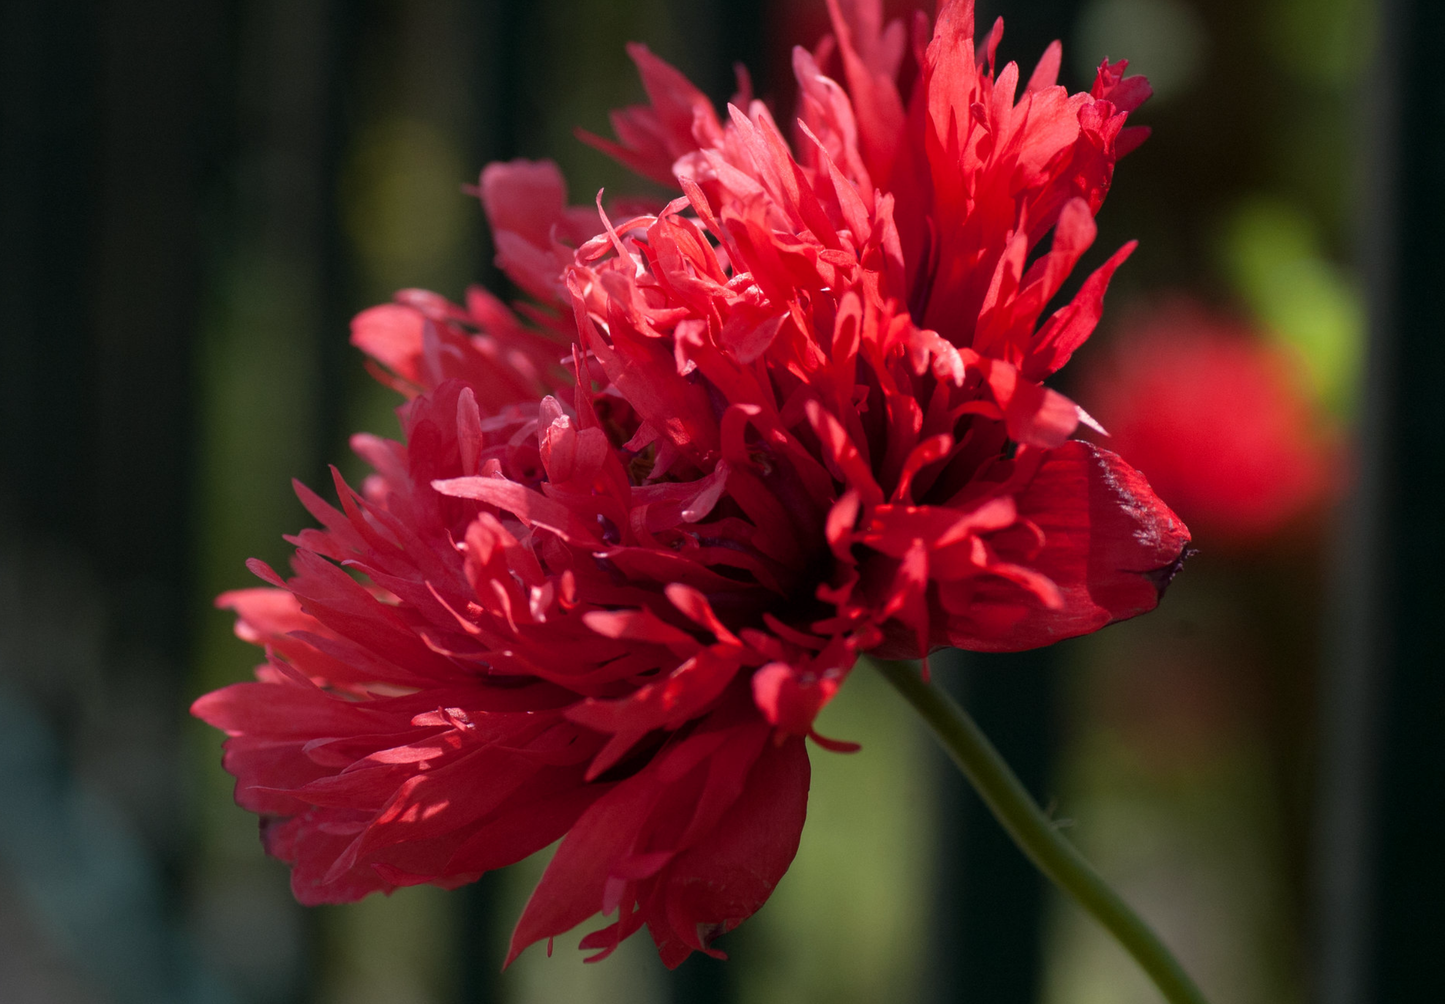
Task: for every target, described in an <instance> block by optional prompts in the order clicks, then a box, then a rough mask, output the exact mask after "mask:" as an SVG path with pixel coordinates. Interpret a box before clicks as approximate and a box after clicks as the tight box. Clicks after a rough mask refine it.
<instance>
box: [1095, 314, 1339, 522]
mask: <svg viewBox="0 0 1445 1004" xmlns="http://www.w3.org/2000/svg"><path fill="white" fill-rule="evenodd" d="M1102 362H1103V365H1098V366H1095V367H1093V369H1092V370H1091V371H1090V373H1089V375H1088V376H1087V378H1086V379H1085V380H1084V382H1083V386H1084V388H1085V390H1086V392H1087V393H1088V400H1089V401H1090V402H1091V403H1092V404H1094V405H1095V406H1096V408H1097V411H1098V414H1099V417H1100V418H1101V419H1102V420H1103V422H1104V424H1105V425H1106V426H1107V427H1108V429H1109V432H1110V434H1111V439H1110V440H1109V443H1110V445H1111V446H1113V447H1114V448H1115V449H1116V450H1118V452H1119V453H1120V454H1121V455H1122V456H1125V457H1128V458H1129V462H1130V463H1131V464H1134V465H1137V466H1138V468H1139V469H1140V470H1142V471H1144V472H1145V473H1147V474H1148V476H1149V479H1150V481H1151V482H1152V483H1153V484H1154V485H1156V486H1157V487H1158V488H1159V490H1160V491H1162V492H1164V493H1165V494H1166V495H1168V496H1169V498H1170V500H1171V501H1172V502H1173V503H1174V505H1175V506H1177V507H1178V508H1179V510H1180V511H1181V512H1182V513H1183V514H1184V515H1186V516H1188V517H1189V522H1190V523H1191V524H1193V525H1194V526H1195V529H1196V530H1197V531H1198V532H1199V539H1200V540H1202V541H1204V543H1205V546H1206V547H1207V546H1209V544H1210V543H1211V542H1214V543H1219V544H1223V545H1226V546H1238V547H1249V546H1252V545H1257V544H1258V543H1260V542H1261V541H1263V540H1265V539H1267V538H1268V537H1269V536H1271V535H1272V534H1275V533H1278V532H1279V531H1280V530H1282V529H1283V528H1284V527H1285V526H1287V525H1288V524H1289V523H1290V522H1291V521H1294V520H1298V519H1300V518H1301V517H1303V516H1305V515H1307V514H1308V513H1310V512H1312V511H1317V510H1318V509H1319V507H1320V506H1321V504H1323V503H1324V502H1325V501H1327V500H1328V499H1329V498H1330V497H1331V496H1332V495H1333V494H1334V493H1335V491H1336V490H1337V489H1338V488H1339V486H1340V477H1339V470H1340V463H1339V460H1340V456H1339V447H1338V444H1337V442H1336V441H1335V439H1334V436H1333V434H1332V430H1331V428H1330V425H1329V423H1328V422H1327V421H1326V420H1325V419H1324V417H1323V416H1322V415H1321V414H1320V411H1319V409H1318V407H1316V406H1315V405H1314V404H1313V403H1312V402H1311V401H1310V399H1309V397H1308V395H1307V394H1306V392H1305V389H1304V386H1303V383H1302V381H1301V380H1300V377H1299V367H1298V365H1297V364H1296V363H1295V361H1294V360H1293V359H1291V357H1290V356H1289V355H1288V354H1287V353H1286V352H1284V351H1283V350H1281V349H1279V348H1276V347H1274V346H1271V345H1268V344H1266V343H1264V342H1262V341H1260V340H1259V338H1258V336H1256V335H1255V334H1254V333H1253V332H1252V331H1250V330H1249V329H1248V328H1246V327H1244V326H1243V325H1241V324H1239V323H1237V322H1232V321H1228V320H1225V319H1222V318H1219V317H1215V316H1212V315H1210V314H1209V313H1207V312H1206V311H1205V310H1204V309H1203V308H1201V307H1199V306H1197V305H1194V304H1192V303H1189V302H1187V301H1181V302H1175V303H1171V304H1167V305H1165V306H1163V307H1162V308H1159V309H1156V310H1153V311H1151V312H1149V313H1148V314H1145V315H1142V316H1140V317H1138V318H1136V319H1134V320H1133V321H1132V322H1131V323H1129V324H1127V325H1126V326H1125V328H1124V330H1123V331H1121V332H1120V337H1119V342H1118V346H1117V351H1115V352H1114V353H1112V355H1111V356H1110V357H1109V358H1108V359H1106V360H1103V361H1102Z"/></svg>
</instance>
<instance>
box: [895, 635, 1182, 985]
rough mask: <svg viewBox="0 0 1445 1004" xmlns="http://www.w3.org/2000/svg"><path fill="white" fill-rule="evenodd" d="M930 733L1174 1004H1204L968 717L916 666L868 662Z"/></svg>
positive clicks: (1031, 853)
mask: <svg viewBox="0 0 1445 1004" xmlns="http://www.w3.org/2000/svg"><path fill="white" fill-rule="evenodd" d="M870 661H872V662H873V664H874V665H875V666H877V667H878V671H879V672H880V673H882V674H883V676H884V678H885V679H887V680H888V682H889V683H891V684H893V686H894V687H895V688H896V689H897V690H898V692H899V693H900V694H902V695H903V697H904V699H905V700H907V701H908V703H909V704H911V705H913V707H914V708H915V709H917V711H918V713H919V714H921V715H922V716H923V719H924V721H926V722H928V724H929V725H930V726H932V728H933V731H934V733H935V734H936V735H937V736H938V741H939V742H940V743H942V744H943V747H944V749H946V750H947V751H948V755H949V756H951V757H952V758H953V761H954V763H956V764H958V767H959V769H960V770H962V771H963V773H964V776H965V777H967V778H968V780H969V782H970V783H971V784H972V785H973V786H974V788H975V789H976V790H977V791H978V793H979V795H980V796H982V798H983V800H984V802H985V803H986V804H987V805H988V807H989V809H990V811H992V812H993V814H994V818H995V819H997V820H998V821H999V822H1000V823H1001V824H1003V828H1004V829H1005V830H1007V831H1008V834H1009V836H1011V837H1013V840H1014V843H1016V844H1017V845H1018V846H1019V849H1020V850H1022V851H1023V852H1024V853H1025V854H1026V855H1028V857H1029V860H1031V861H1032V862H1033V863H1034V864H1035V865H1037V866H1038V868H1039V870H1040V871H1042V872H1043V873H1044V874H1045V875H1047V876H1048V877H1049V879H1050V880H1052V881H1053V883H1054V884H1055V885H1057V886H1058V887H1059V888H1060V889H1062V890H1064V892H1066V893H1068V894H1069V895H1070V896H1072V897H1073V898H1074V900H1075V902H1077V903H1078V904H1079V905H1080V906H1081V907H1083V908H1084V909H1085V910H1087V911H1088V912H1089V913H1091V914H1092V915H1093V917H1094V919H1095V920H1097V921H1098V922H1099V923H1100V924H1102V925H1104V928H1105V929H1106V930H1107V931H1108V932H1109V933H1110V934H1112V935H1113V936H1114V937H1115V939H1116V940H1118V942H1119V944H1121V945H1122V946H1123V947H1124V949H1125V950H1126V951H1127V952H1128V953H1129V954H1130V955H1132V956H1133V957H1134V960H1135V961H1136V962H1138V963H1139V965H1140V966H1141V967H1142V968H1143V970H1144V971H1145V972H1146V973H1148V974H1149V978H1150V979H1152V980H1153V981H1154V985H1155V986H1156V987H1158V988H1159V991H1160V993H1162V994H1163V995H1164V998H1165V1000H1167V1001H1169V1002H1170V1004H1207V1002H1206V1001H1205V999H1204V995H1203V994H1202V993H1200V992H1199V988H1198V987H1196V986H1195V985H1194V981H1193V980H1191V979H1190V978H1189V975H1188V974H1187V973H1185V972H1184V969H1183V967H1182V966H1180V965H1179V962H1178V961H1177V960H1176V959H1175V958H1174V956H1173V955H1172V954H1170V952H1169V949H1168V948H1166V947H1165V946H1164V942H1162V941H1160V940H1159V936H1158V935H1156V934H1155V933H1154V932H1153V931H1152V930H1150V928H1149V925H1148V924H1146V923H1144V921H1143V920H1142V919H1140V917H1139V915H1138V914H1137V913H1135V912H1134V911H1133V910H1132V909H1130V908H1129V905H1128V904H1127V903H1125V902H1124V901H1123V900H1122V899H1120V898H1119V894H1118V893H1116V892H1114V890H1113V889H1111V888H1109V886H1108V884H1107V883H1106V882H1105V881H1104V880H1103V879H1102V878H1100V877H1099V874H1098V872H1096V871H1094V869H1093V868H1092V867H1090V866H1089V863H1088V862H1087V861H1085V860H1084V858H1083V856H1082V855H1080V854H1079V852H1078V851H1077V850H1075V849H1074V846H1073V845H1072V844H1070V843H1069V842H1068V841H1067V840H1065V839H1064V838H1063V836H1062V835H1060V833H1059V832H1058V830H1057V829H1055V828H1054V824H1053V822H1052V821H1051V820H1050V819H1049V817H1048V816H1045V815H1044V814H1043V812H1042V810H1040V809H1039V807H1038V805H1036V804H1035V803H1034V800H1033V798H1032V797H1030V795H1029V793H1028V791H1027V790H1026V789H1025V788H1024V786H1023V785H1022V784H1020V783H1019V779H1018V778H1017V777H1015V776H1014V772H1013V771H1012V770H1010V769H1009V765H1008V764H1007V763H1005V762H1004V759H1003V757H1002V756H1000V755H999V752H998V750H996V749H994V746H993V743H991V742H989V741H988V737H987V736H985V735H984V734H983V732H982V731H981V730H980V729H979V727H978V725H977V724H976V723H975V722H974V720H973V719H972V718H970V717H969V715H968V712H966V711H964V710H963V708H961V707H959V706H958V705H957V704H956V703H954V701H953V700H952V699H950V698H949V696H948V695H947V694H945V693H944V692H943V691H942V690H940V689H939V688H937V687H935V686H932V685H931V684H928V683H925V682H924V681H923V679H922V678H921V677H920V676H919V674H918V671H917V670H916V669H915V668H914V666H913V664H911V663H906V662H886V661H884V660H881V659H875V660H870Z"/></svg>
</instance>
